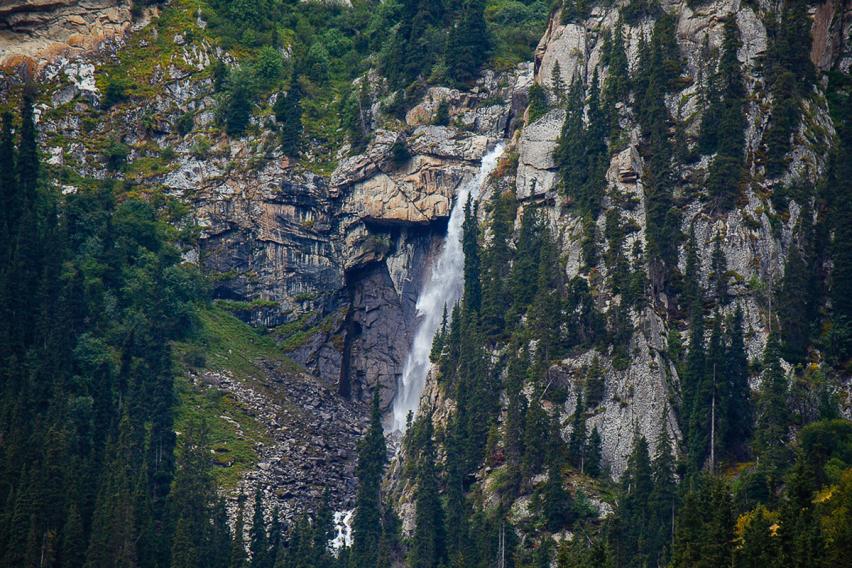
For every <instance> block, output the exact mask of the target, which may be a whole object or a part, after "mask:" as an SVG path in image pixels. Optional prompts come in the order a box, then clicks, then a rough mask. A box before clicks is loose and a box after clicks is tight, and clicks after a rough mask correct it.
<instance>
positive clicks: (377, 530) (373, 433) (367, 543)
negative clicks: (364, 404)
mask: <svg viewBox="0 0 852 568" xmlns="http://www.w3.org/2000/svg"><path fill="white" fill-rule="evenodd" d="M386 461H387V445H386V443H385V435H384V429H383V428H382V413H381V409H380V407H379V391H378V390H376V391H375V392H374V393H373V405H372V410H371V413H370V427H369V429H368V430H367V434H366V435H365V436H364V438H363V439H362V440H361V441H360V442H359V444H358V464H357V466H356V469H355V476H356V477H357V478H358V494H357V496H356V498H355V507H356V508H355V517H354V519H353V521H352V538H353V540H354V544H353V545H352V551H351V553H350V555H349V565H350V566H351V567H352V568H356V567H357V568H361V567H372V566H377V565H378V552H379V543H380V542H381V538H382V519H381V511H382V506H381V484H382V475H383V473H384V466H385V462H386Z"/></svg>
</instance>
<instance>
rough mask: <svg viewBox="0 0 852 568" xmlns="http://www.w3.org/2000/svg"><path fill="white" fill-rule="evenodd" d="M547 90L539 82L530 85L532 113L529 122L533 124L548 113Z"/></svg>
mask: <svg viewBox="0 0 852 568" xmlns="http://www.w3.org/2000/svg"><path fill="white" fill-rule="evenodd" d="M547 110H548V105H547V92H545V90H544V87H542V86H541V85H539V84H538V83H533V86H532V87H530V114H529V117H530V118H529V124H532V123H533V122H535V121H536V120H538V119H539V118H541V117H542V116H544V115H545V114H546V113H547Z"/></svg>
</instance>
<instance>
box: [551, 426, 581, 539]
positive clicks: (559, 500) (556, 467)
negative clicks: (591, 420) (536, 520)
mask: <svg viewBox="0 0 852 568" xmlns="http://www.w3.org/2000/svg"><path fill="white" fill-rule="evenodd" d="M584 427H585V425H584ZM572 439H573V433H572ZM549 445H550V448H549V451H548V459H547V461H548V464H547V484H546V485H545V486H544V494H543V496H542V501H543V505H542V508H543V510H544V518H545V522H546V526H547V530H549V531H551V532H556V531H558V530H559V529H561V528H562V527H563V526H565V524H566V523H567V522H568V521H570V505H571V501H570V497H569V496H568V493H567V492H566V491H565V488H564V487H563V486H562V462H563V460H562V448H563V446H564V442H563V441H562V435H561V433H560V431H559V421H558V420H557V419H556V418H554V419H553V420H551V426H550V444H549Z"/></svg>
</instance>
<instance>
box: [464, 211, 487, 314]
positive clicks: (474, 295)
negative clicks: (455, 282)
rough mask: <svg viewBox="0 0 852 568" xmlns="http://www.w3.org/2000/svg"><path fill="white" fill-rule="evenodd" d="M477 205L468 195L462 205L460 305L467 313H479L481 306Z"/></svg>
mask: <svg viewBox="0 0 852 568" xmlns="http://www.w3.org/2000/svg"><path fill="white" fill-rule="evenodd" d="M478 209H479V207H478V205H477V204H476V203H475V202H474V201H473V197H472V196H469V197H468V200H467V203H465V206H464V222H463V224H462V250H463V251H464V294H463V302H462V305H463V307H464V309H465V311H466V312H467V313H469V314H477V315H478V314H479V310H480V308H481V307H482V282H481V281H480V271H481V261H480V258H479V236H478V233H479V228H478V225H477V222H476V217H477V211H478Z"/></svg>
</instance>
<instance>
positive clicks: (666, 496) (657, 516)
mask: <svg viewBox="0 0 852 568" xmlns="http://www.w3.org/2000/svg"><path fill="white" fill-rule="evenodd" d="M652 471H653V478H654V489H653V491H652V492H651V496H650V497H649V499H648V505H649V508H650V517H651V518H650V526H651V527H652V528H651V530H650V534H649V537H648V542H649V546H648V549H649V556H650V557H651V560H652V562H653V563H654V564H656V565H657V566H666V565H667V564H668V561H669V556H670V554H671V541H672V538H673V535H674V526H673V523H674V518H675V509H676V507H677V486H676V485H675V464H674V455H673V454H672V443H671V438H670V437H669V430H668V414H667V413H666V414H664V415H663V420H662V426H661V428H660V433H659V435H658V436H657V448H656V454H655V455H654V460H653V464H652Z"/></svg>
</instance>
